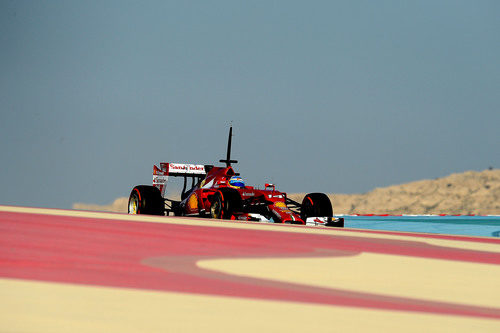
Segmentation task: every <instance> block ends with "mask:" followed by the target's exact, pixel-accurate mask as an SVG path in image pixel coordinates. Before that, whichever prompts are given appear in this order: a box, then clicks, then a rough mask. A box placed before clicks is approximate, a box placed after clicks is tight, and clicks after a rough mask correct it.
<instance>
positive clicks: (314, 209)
mask: <svg viewBox="0 0 500 333" xmlns="http://www.w3.org/2000/svg"><path fill="white" fill-rule="evenodd" d="M332 215H333V209H332V203H331V201H330V199H329V198H328V197H327V195H326V194H324V193H309V194H308V195H306V196H305V197H304V200H302V205H301V207H300V218H301V219H302V220H303V221H304V222H306V220H307V218H308V217H325V216H328V217H331V216H332Z"/></svg>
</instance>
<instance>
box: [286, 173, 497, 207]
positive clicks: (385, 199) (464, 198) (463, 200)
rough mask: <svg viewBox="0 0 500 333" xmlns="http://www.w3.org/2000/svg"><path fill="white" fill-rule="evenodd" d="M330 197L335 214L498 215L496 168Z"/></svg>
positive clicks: (299, 197) (299, 196) (297, 197)
mask: <svg viewBox="0 0 500 333" xmlns="http://www.w3.org/2000/svg"><path fill="white" fill-rule="evenodd" d="M294 197H295V198H296V199H299V200H300V199H301V195H294ZM330 199H331V200H332V203H333V206H334V211H335V214H476V215H500V169H494V170H485V171H482V172H476V171H467V172H464V173H457V174H452V175H449V176H447V177H444V178H438V179H434V180H421V181H416V182H412V183H407V184H403V185H394V186H389V187H384V188H376V189H374V190H373V191H371V192H368V193H363V194H331V195H330Z"/></svg>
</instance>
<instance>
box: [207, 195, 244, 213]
mask: <svg viewBox="0 0 500 333" xmlns="http://www.w3.org/2000/svg"><path fill="white" fill-rule="evenodd" d="M241 207H242V201H241V195H240V194H239V193H238V191H236V190H233V189H222V190H220V191H217V192H216V193H215V194H214V196H213V198H212V203H211V205H210V217H211V218H213V219H230V218H231V216H232V215H233V213H235V212H240V211H241Z"/></svg>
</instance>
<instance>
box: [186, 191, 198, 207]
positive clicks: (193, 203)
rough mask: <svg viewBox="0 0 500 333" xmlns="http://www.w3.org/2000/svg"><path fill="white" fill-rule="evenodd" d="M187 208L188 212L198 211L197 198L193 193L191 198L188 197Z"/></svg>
mask: <svg viewBox="0 0 500 333" xmlns="http://www.w3.org/2000/svg"><path fill="white" fill-rule="evenodd" d="M187 206H188V208H189V209H190V210H196V209H198V197H197V196H196V194H194V193H193V194H192V195H191V197H189V200H188V202H187Z"/></svg>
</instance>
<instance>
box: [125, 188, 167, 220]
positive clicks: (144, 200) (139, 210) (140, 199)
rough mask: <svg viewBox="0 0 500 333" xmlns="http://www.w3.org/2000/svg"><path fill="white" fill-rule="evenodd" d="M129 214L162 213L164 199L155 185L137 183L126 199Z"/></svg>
mask: <svg viewBox="0 0 500 333" xmlns="http://www.w3.org/2000/svg"><path fill="white" fill-rule="evenodd" d="M128 213H129V214H148V215H164V214H165V201H164V200H163V197H162V196H161V192H160V190H159V189H158V188H157V187H154V186H148V185H138V186H136V187H134V189H133V190H132V192H130V196H129V199H128Z"/></svg>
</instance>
